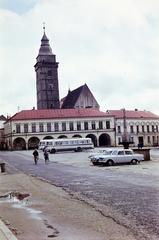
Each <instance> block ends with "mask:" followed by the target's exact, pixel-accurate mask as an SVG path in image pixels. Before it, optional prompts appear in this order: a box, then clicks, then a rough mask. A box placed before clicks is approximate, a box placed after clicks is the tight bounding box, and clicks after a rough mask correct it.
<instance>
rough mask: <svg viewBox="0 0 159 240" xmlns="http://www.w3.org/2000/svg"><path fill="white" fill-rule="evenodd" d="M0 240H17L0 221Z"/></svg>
mask: <svg viewBox="0 0 159 240" xmlns="http://www.w3.org/2000/svg"><path fill="white" fill-rule="evenodd" d="M0 240H17V238H16V237H15V236H14V235H13V233H12V232H11V231H10V230H9V228H8V227H7V226H6V225H5V224H4V223H3V222H2V221H1V220H0Z"/></svg>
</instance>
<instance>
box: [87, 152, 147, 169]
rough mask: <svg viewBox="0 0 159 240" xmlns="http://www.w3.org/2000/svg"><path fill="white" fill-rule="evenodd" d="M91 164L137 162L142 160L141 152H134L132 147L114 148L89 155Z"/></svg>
mask: <svg viewBox="0 0 159 240" xmlns="http://www.w3.org/2000/svg"><path fill="white" fill-rule="evenodd" d="M90 159H91V162H92V163H93V165H108V166H112V165H114V164H116V163H132V164H137V163H140V161H143V160H144V156H143V154H137V153H134V152H133V150H132V149H116V150H112V151H111V152H110V154H98V155H94V156H92V157H90Z"/></svg>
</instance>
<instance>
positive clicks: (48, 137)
mask: <svg viewBox="0 0 159 240" xmlns="http://www.w3.org/2000/svg"><path fill="white" fill-rule="evenodd" d="M45 139H53V137H52V136H46V137H44V138H43V140H45Z"/></svg>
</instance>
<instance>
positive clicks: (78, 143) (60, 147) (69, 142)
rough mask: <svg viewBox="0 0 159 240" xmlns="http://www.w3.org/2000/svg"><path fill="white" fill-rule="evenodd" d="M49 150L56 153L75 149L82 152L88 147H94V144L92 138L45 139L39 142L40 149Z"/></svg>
mask: <svg viewBox="0 0 159 240" xmlns="http://www.w3.org/2000/svg"><path fill="white" fill-rule="evenodd" d="M45 148H47V150H48V151H49V152H50V153H56V152H59V151H71V150H73V151H75V152H81V151H82V150H86V149H93V148H94V144H93V142H92V139H91V138H71V139H67V138H63V139H45V140H41V141H40V143H39V149H40V150H44V149H45Z"/></svg>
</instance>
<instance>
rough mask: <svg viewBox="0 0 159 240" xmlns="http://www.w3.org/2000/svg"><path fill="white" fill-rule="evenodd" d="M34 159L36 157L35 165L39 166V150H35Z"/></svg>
mask: <svg viewBox="0 0 159 240" xmlns="http://www.w3.org/2000/svg"><path fill="white" fill-rule="evenodd" d="M33 157H34V163H35V165H37V163H38V158H39V153H38V150H37V149H35V150H34V152H33Z"/></svg>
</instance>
